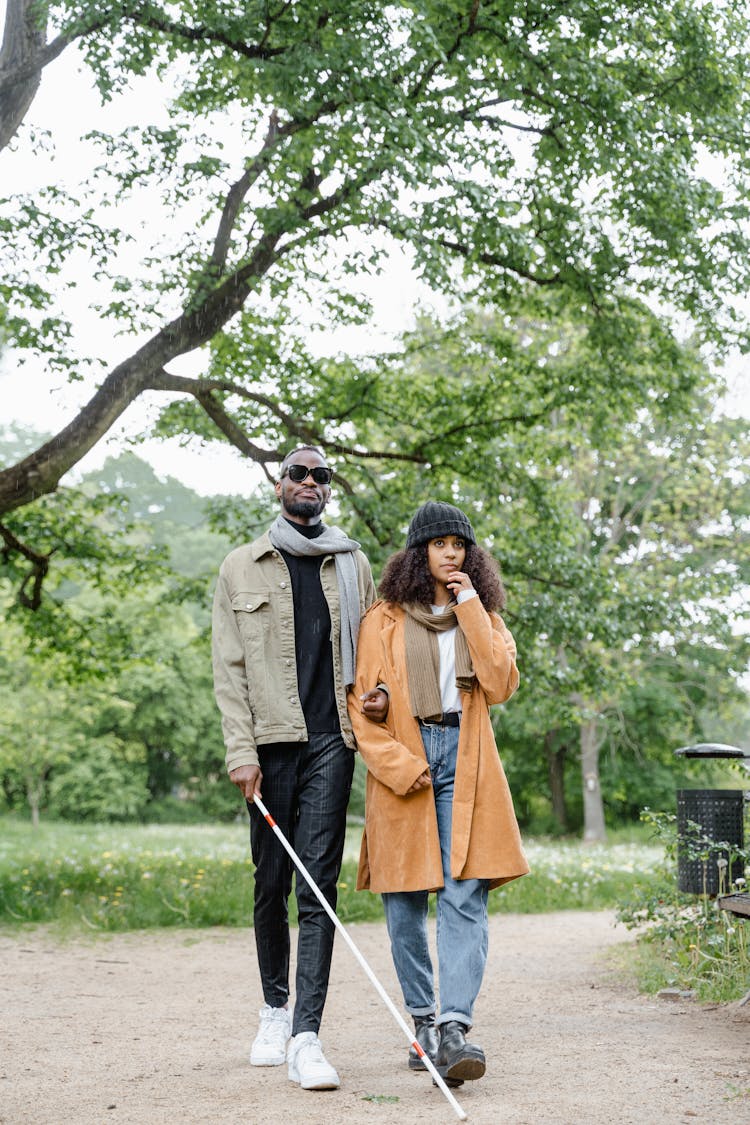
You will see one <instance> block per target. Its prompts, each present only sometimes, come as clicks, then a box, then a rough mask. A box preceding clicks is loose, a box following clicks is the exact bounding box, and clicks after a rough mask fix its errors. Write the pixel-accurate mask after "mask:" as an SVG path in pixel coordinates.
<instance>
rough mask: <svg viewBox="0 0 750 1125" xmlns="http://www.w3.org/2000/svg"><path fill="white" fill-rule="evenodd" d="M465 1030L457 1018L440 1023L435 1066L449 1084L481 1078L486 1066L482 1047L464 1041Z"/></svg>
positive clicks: (459, 1083)
mask: <svg viewBox="0 0 750 1125" xmlns="http://www.w3.org/2000/svg"><path fill="white" fill-rule="evenodd" d="M467 1030H468V1028H466V1027H465V1026H464V1025H463V1024H462V1023H459V1022H458V1020H448V1022H447V1023H444V1024H441V1025H440V1045H439V1047H438V1052H437V1058H436V1059H435V1066H436V1068H437V1072H438V1074H439V1075H440V1077H441V1078H444V1079H445V1081H446V1083H447V1085H449V1086H450V1085H454V1086H460V1085H461V1083H462V1082H466V1081H470V1080H471V1079H474V1078H481V1077H482V1075H483V1074H484V1072H485V1069H486V1066H487V1064H486V1061H485V1057H484V1051H483V1050H482V1048H481V1047H477V1046H476V1044H475V1043H467V1042H466V1032H467Z"/></svg>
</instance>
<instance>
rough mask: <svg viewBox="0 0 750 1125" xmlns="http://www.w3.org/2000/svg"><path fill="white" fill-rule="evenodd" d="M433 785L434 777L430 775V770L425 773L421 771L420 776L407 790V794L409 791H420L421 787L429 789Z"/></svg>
mask: <svg viewBox="0 0 750 1125" xmlns="http://www.w3.org/2000/svg"><path fill="white" fill-rule="evenodd" d="M431 785H432V778H431V777H430V771H429V770H425V771H424V773H421V774H420V775H419V777H418V778H417V780H416V781H413V782H412V783H411V785H410V786H409V788H408V789H407V790H406V792H407V794H408V793H418V792H419V790H420V789H429V788H430V786H431Z"/></svg>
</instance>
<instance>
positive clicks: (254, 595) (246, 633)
mask: <svg viewBox="0 0 750 1125" xmlns="http://www.w3.org/2000/svg"><path fill="white" fill-rule="evenodd" d="M232 609H233V610H234V615H235V618H236V621H237V628H238V629H239V631H240V636H241V637H242V639H243V641H245V643H246V644H250V645H252V644H253V641H255V642H257V643H261V642H262V640H263V635H264V632H265V631H266V629H267V628H268V624H269V620H270V613H271V594H270V591H269V590H258V589H255V590H238V591H237V593H236V594H234V595H233V596H232Z"/></svg>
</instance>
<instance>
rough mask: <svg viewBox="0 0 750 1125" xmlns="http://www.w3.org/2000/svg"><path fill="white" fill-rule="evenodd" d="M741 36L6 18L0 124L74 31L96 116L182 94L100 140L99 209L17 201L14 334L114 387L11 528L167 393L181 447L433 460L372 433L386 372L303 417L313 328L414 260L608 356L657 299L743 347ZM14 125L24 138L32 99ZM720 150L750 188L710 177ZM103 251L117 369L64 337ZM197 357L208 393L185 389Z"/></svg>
mask: <svg viewBox="0 0 750 1125" xmlns="http://www.w3.org/2000/svg"><path fill="white" fill-rule="evenodd" d="M32 13H33V20H31V22H29V20H30V19H31V17H32ZM35 21H36V22H35ZM45 27H47V28H49V29H52V30H53V32H54V37H53V38H52V39H51V40H50V43H49V45H48V46H47V47H43V46H42V45H41V43H42V42H43V32H42V29H43V28H45ZM19 28H22V30H23V34H22V35H21V38H22V39H23V41H24V44H25V46H22V48H19V49H16V48H15V47H14V44H15V43H16V42H17V39H18V35H19V34H20V32H19ZM747 31H748V12H747V7H746V5H744V4H741V5H722V6H710V5H704V4H702V3H699V2H698V0H668V2H667V3H663V2H659V3H657V2H656V0H637V2H636V0H620V2H617V3H616V2H608V3H604V4H602V3H599V2H597V3H596V4H594V3H592V2H590V0H573V2H572V3H571V2H569V0H566V2H565V3H560V2H559V0H539V2H535V3H532V4H527V3H524V4H523V5H521V4H519V3H516V2H514V0H487V2H481V0H412V2H410V3H405V2H404V3H396V4H394V3H388V4H385V3H380V2H378V0H346V2H344V0H332V2H330V3H328V4H326V5H325V6H324V7H323V8H321V7H320V5H319V4H313V3H312V2H311V0H300V2H299V3H296V4H284V3H279V4H278V5H277V6H275V7H274V6H271V5H269V4H268V3H267V0H263V2H262V3H261V2H260V0H256V2H252V3H248V4H243V5H241V6H239V7H238V6H236V5H228V4H226V3H223V2H221V0H200V3H198V4H195V5H182V4H171V5H168V6H160V5H158V4H151V3H138V4H135V5H133V4H128V3H116V4H113V5H111V6H109V7H108V8H107V9H106V11H105V12H104V13H102V12H101V10H100V8H99V6H92V5H89V4H85V3H68V2H65V3H49V4H45V3H43V2H39V3H38V4H36V5H34V6H32V5H31V4H30V3H29V2H28V0H17V2H14V3H11V5H10V6H9V8H8V23H7V25H6V36H7V39H6V42H5V43H4V46H3V57H2V74H1V75H0V81H1V82H2V84H1V85H0V97H2V98H3V99H4V103H3V104H4V108H5V107H6V106H7V104H8V103H7V99H9V98H10V97H11V91H13V92H14V93H13V97H21V101H22V103H24V104H26V103H29V100H30V98H31V96H32V95H33V90H34V88H35V87H34V83H35V82H36V79H37V76H38V75H39V73H40V72H41V71H42V70H43V68H44V66H45V64H46V62H47V61H48V60H49V58H51V57H52V56H53V55H54V53H55V51H57V49H58V48H60V49H62V48H66V47H67V48H68V49H73V48H71V47H69V46H68V45H69V44H70V43H72V42H73V41H74V40H76V41H77V42H78V49H80V51H81V53H82V57H83V60H84V62H85V65H86V66H87V67H88V68H89V69H90V71H91V73H92V75H93V77H94V80H95V82H96V84H97V86H98V89H99V92H100V95H101V96H102V98H103V99H105V100H106V99H110V98H116V97H119V96H121V95H122V96H127V91H128V84H129V83H131V82H133V81H135V80H136V79H138V78H140V77H144V76H145V77H148V78H149V80H151V81H153V82H157V81H158V82H160V83H161V89H162V90H166V91H170V93H172V92H174V96H172V97H171V101H170V102H169V105H168V107H167V114H168V116H167V119H166V122H156V121H151V122H148V121H147V122H142V121H140V120H138V121H137V122H134V123H133V125H132V127H130V128H128V129H126V130H124V132H123V133H122V134H121V135H119V136H108V135H105V134H104V133H102V132H98V133H97V134H96V135H95V136H94V137H93V138H92V142H91V143H93V144H95V145H97V146H98V147H99V148H100V150H101V152H102V153H103V162H102V163H101V164H100V166H99V167H98V168H97V170H96V171H95V173H94V174H93V177H92V182H91V183H89V184H85V185H83V187H82V189H81V194H80V195H79V196H78V197H76V196H75V195H74V194H73V193H72V192H69V191H67V190H63V189H62V188H61V187H60V186H59V185H58V184H56V183H54V182H51V183H50V185H49V187H47V188H46V189H42V190H41V191H39V192H38V193H37V194H36V195H35V196H34V197H33V198H24V197H10V198H9V199H8V201H7V203H6V207H7V210H6V218H5V219H2V220H1V221H2V229H3V234H4V237H5V253H6V261H5V263H4V267H3V281H2V283H1V284H0V308H3V313H2V317H3V324H2V328H3V331H4V333H5V336H6V338H7V339H9V340H10V341H12V343H13V344H14V346H15V347H16V348H17V349H19V354H20V350H21V349H28V350H29V352H30V353H32V354H36V355H37V356H42V357H43V358H44V360H45V362H46V363H47V364H48V365H49V367H50V369H51V370H63V371H67V372H69V373H71V374H72V375H73V376H74V377H80V376H82V375H84V374H86V373H87V372H91V371H92V370H94V369H96V368H97V365H98V366H99V367H101V369H102V370H103V371H104V372H105V374H104V375H103V378H102V379H101V383H100V385H99V388H98V390H97V391H96V392H95V393H94V395H93V397H92V398H91V399H90V401H88V402H87V403H86V404H85V405H84V406H83V407H82V408H81V410H80V412H79V414H78V415H77V416H76V417H75V418H74V419H73V420H72V421H71V423H70V424H69V425H68V426H66V427H65V428H64V429H63V430H62V431H61V432H60V433H59V434H57V435H55V436H54V437H53V438H52V439H51V440H50V441H47V442H44V443H43V444H41V445H40V446H39V448H37V449H35V450H34V451H33V452H32V453H31V454H29V455H28V456H26V457H24V458H22V459H21V460H19V461H18V462H17V463H16V464H14V465H10V466H8V467H7V468H5V469H4V470H3V471H2V472H0V515H2V516H4V517H5V518H6V522H7V516H8V514H9V513H11V512H15V511H18V510H19V509H21V508H23V507H24V506H26V505H29V504H31V503H33V502H34V501H36V500H38V498H39V497H40V496H43V495H45V494H47V493H49V492H50V491H53V490H54V489H55V488H56V487H57V485H58V482H59V481H60V478H61V476H62V475H63V474H64V473H65V472H66V471H67V470H68V469H70V468H71V466H73V465H75V464H76V463H77V462H78V460H79V459H80V458H81V457H82V456H83V454H84V453H85V452H87V451H88V450H89V449H91V448H92V446H93V445H95V444H96V443H97V442H98V441H99V440H100V439H101V438H102V437H103V436H104V435H105V434H106V433H107V431H108V430H109V428H110V427H111V426H112V424H113V423H114V422H115V421H116V420H117V419H118V418H119V417H120V416H121V415H122V413H123V411H125V410H126V409H127V407H128V406H129V405H130V404H131V403H133V402H134V401H135V400H136V399H138V398H139V397H140V396H142V395H145V394H146V393H147V392H154V393H156V394H158V395H160V396H163V397H164V398H165V399H166V400H174V401H173V402H172V405H171V406H167V407H166V409H165V411H164V416H163V420H162V424H161V427H160V430H161V432H174V431H175V430H179V431H180V432H182V433H183V434H185V435H190V434H195V435H197V436H198V437H199V438H202V439H207V440H214V439H216V438H217V437H221V438H222V439H223V440H226V441H229V442H231V443H232V444H233V445H235V446H236V447H237V448H238V449H239V450H240V451H241V452H242V453H243V454H244V455H245V456H247V457H250V458H253V459H254V460H256V461H257V462H258V463H259V464H260V465H261V466H263V467H264V468H265V467H266V466H267V465H268V464H269V463H273V462H277V461H278V460H279V456H280V450H281V447H283V446H284V445H285V444H286V443H287V442H288V440H289V439H290V438H292V439H297V440H303V441H314V442H316V443H318V444H321V445H323V446H324V447H325V448H326V450H327V451H328V452H329V453H331V454H333V455H338V456H339V457H340V459H341V469H340V479H341V481H342V483H343V484H344V487H346V484H347V475H346V471H351V470H352V469H353V468H356V466H357V465H358V464H361V463H362V462H363V461H366V460H367V459H372V458H376V457H377V459H378V460H379V463H380V464H381V466H387V465H388V464H395V463H401V464H404V465H409V464H415V465H419V464H425V463H426V462H427V461H428V460H429V463H430V464H433V463H434V461H435V459H436V457H439V456H440V451H439V450H435V451H433V452H432V453H431V456H430V458H429V459H428V458H427V456H426V454H425V453H424V443H425V437H426V433H425V427H424V426H422V425H416V426H414V427H413V429H412V432H411V433H410V435H409V439H408V440H407V441H406V442H403V441H401V442H399V443H395V442H394V441H393V440H392V439H391V438H390V434H389V433H388V431H387V430H386V432H385V433H384V435H383V436H384V442H383V444H382V445H381V446H378V447H373V446H368V445H366V444H363V443H362V442H361V440H360V427H359V425H358V423H359V420H360V419H361V418H362V417H363V416H365V415H366V414H367V412H368V411H369V409H370V408H371V405H372V393H371V392H372V390H373V384H372V381H371V380H370V379H368V377H367V375H366V374H365V373H363V375H362V377H361V378H359V379H350V380H349V381H348V382H347V386H346V389H345V391H343V390H342V389H341V388H338V387H331V388H329V389H330V391H331V394H330V396H328V398H327V399H326V400H324V401H323V402H321V404H320V410H319V411H318V412H316V414H315V415H314V416H312V417H311V416H310V414H309V413H308V411H307V402H308V398H309V394H308V390H309V385H310V382H311V381H312V382H315V381H316V380H319V379H320V362H319V361H318V360H316V359H315V358H314V357H312V356H311V354H310V353H309V351H308V350H307V349H306V348H305V347H304V345H303V343H302V339H301V335H302V330H303V328H304V329H305V330H307V329H309V328H310V326H311V324H312V325H318V326H321V325H322V326H323V327H326V326H328V325H330V324H331V323H333V324H342V323H346V322H349V321H366V319H367V316H368V303H367V301H366V299H365V298H364V297H363V296H362V295H361V294H358V293H357V289H356V283H357V280H358V279H360V280H361V279H362V278H364V277H366V276H367V275H368V274H369V273H372V272H377V270H378V269H379V268H380V265H381V264H382V261H383V257H384V255H386V254H387V253H388V252H389V251H390V250H392V249H393V247H394V246H400V247H403V248H404V249H405V250H406V251H407V252H408V254H409V256H410V258H411V261H412V262H413V264H414V267H415V269H416V270H417V271H418V272H419V273H420V274H421V275H422V276H423V277H424V278H425V280H427V281H428V282H429V283H430V284H431V285H433V286H434V287H436V288H437V289H441V290H443V291H445V292H449V293H450V292H453V291H454V290H455V289H456V286H457V285H458V284H460V285H461V287H462V289H463V291H464V292H465V293H466V294H467V295H469V296H471V295H481V297H482V299H483V300H484V301H486V302H490V303H492V304H494V305H495V307H496V308H498V309H500V310H501V311H502V312H505V313H508V312H509V311H510V310H511V309H512V305H513V302H514V299H515V298H516V297H517V295H518V293H519V291H520V289H522V288H523V287H525V286H527V285H531V286H532V287H535V288H537V289H538V290H539V291H540V292H546V293H549V294H552V295H554V296H555V297H556V298H557V299H558V300H559V301H560V302H561V304H567V305H568V307H569V308H570V309H571V311H573V312H574V313H575V315H578V316H586V317H587V318H588V319H589V320H590V321H591V322H592V323H594V324H595V325H596V326H597V331H598V334H599V337H600V340H601V343H602V348H603V349H604V350H609V351H610V352H611V351H612V350H613V349H615V350H617V349H618V348H619V349H620V352H622V351H623V350H624V349H626V348H627V347H628V346H629V343H630V342H631V341H630V333H631V328H632V324H633V319H632V317H631V315H630V314H631V311H632V309H633V302H634V300H635V298H636V297H637V296H638V295H640V296H644V297H648V298H652V299H659V298H661V299H664V300H666V301H668V302H669V304H670V306H671V307H673V308H675V309H676V310H678V311H680V312H685V313H687V314H689V315H690V317H691V318H693V320H694V322H695V323H696V324H697V325H699V326H700V330H701V332H702V333H703V334H704V336H705V338H706V339H707V340H713V341H716V342H719V341H721V340H725V341H726V339H728V337H729V335H730V334H731V330H732V325H731V298H732V294H733V293H736V292H740V291H744V289H745V288H746V279H747V262H748V260H750V259H748V256H747V253H746V250H747V242H746V237H745V234H744V233H743V227H742V223H743V221H744V219H745V217H746V206H745V203H744V202H743V200H744V199H745V198H747V192H746V190H745V185H746V177H747V167H746V162H745V158H746V152H747V144H746V136H745V133H744V124H743V123H744V121H745V120H747V112H746V110H747V78H746V74H745V69H746V68H745V65H744V51H745V43H746V39H747ZM24 36H25V38H24ZM19 51H20V53H19ZM29 84H30V85H29ZM19 91H20V93H19ZM8 113H9V116H10V118H11V125H10V128H11V130H12V129H13V128H15V125H14V124H13V122H14V121H17V120H19V119H20V117H21V116H22V115H23V109H21V110H15V111H14V110H12V109H11V110H9V111H8ZM702 153H707V154H709V155H713V156H716V157H718V158H719V159H721V160H722V161H724V163H725V165H726V168H727V176H728V182H729V183H730V184H731V185H732V187H731V189H730V190H727V191H726V192H722V191H720V190H719V189H718V188H716V187H713V186H712V185H711V184H710V183H709V182H708V180H707V179H706V178H705V177H704V176H702V175H701V173H700V172H699V170H698V164H697V162H698V157H699V155H700V154H702ZM14 158H15V153H14V152H13V151H10V150H8V149H6V152H5V154H4V162H5V165H4V171H3V180H4V182H6V183H7V182H8V181H10V180H12V176H13V167H14ZM94 188H95V189H96V206H94V205H92V203H91V201H90V198H91V197H90V193H91V191H92V190H93V189H94ZM157 201H158V204H157ZM145 215H146V216H148V217H149V219H150V220H152V226H151V227H150V228H149V230H148V231H147V232H143V231H142V230H141V223H142V221H143V219H144V216H145ZM71 246H75V248H76V252H75V253H74V254H72V255H71V254H70V252H69V251H70V247H71ZM84 261H88V262H89V263H90V264H89V266H88V268H89V269H90V271H91V272H92V273H93V275H94V278H95V281H96V296H95V297H94V303H95V305H96V306H97V308H98V310H99V312H100V315H101V317H102V318H103V319H104V321H105V322H106V323H109V324H111V325H112V327H113V335H114V332H115V331H116V332H119V333H125V334H126V337H127V339H128V342H129V344H128V346H129V349H130V350H127V349H125V350H124V351H123V352H122V353H118V354H117V357H116V358H113V356H112V355H89V356H87V357H81V356H80V355H79V354H77V353H76V352H75V351H74V350H73V349H72V348H71V347H70V340H71V338H72V336H73V334H74V327H75V326H74V325H73V324H72V323H71V321H70V318H69V315H68V312H67V311H66V310H67V308H68V305H66V301H67V302H69V300H70V298H71V296H72V297H73V298H74V299H78V290H74V286H75V285H76V284H77V282H78V280H79V277H80V269H81V264H82V262H84ZM49 277H52V278H53V279H56V281H55V288H54V289H51V288H47V284H46V281H45V280H44V279H45V278H49ZM311 306H312V308H311ZM313 309H314V312H313V311H312V310H313ZM665 332H666V335H668V334H669V333H668V331H667V330H666V329H665ZM194 352H199V353H200V355H199V359H198V362H199V365H200V369H201V370H200V374H199V375H195V376H188V375H185V374H180V373H178V372H177V371H176V370H175V369H173V366H172V365H173V364H174V362H175V361H176V360H178V358H179V357H181V356H184V355H187V354H189V353H194ZM578 390H579V393H580V395H581V397H582V398H583V399H585V398H586V396H587V395H588V394H590V392H591V387H590V386H586V385H581V386H579V388H578ZM345 470H346V471H345ZM11 534H12V535H14V536H15V538H14V539H11V540H10V545H9V546H8V547H7V550H8V551H16V552H18V551H21V550H22V548H23V547H24V545H25V544H24V541H23V540H22V539H21V538H20V537H19V536H17V535H15V533H14V532H13V529H12V528H11ZM8 542H9V541H8V539H7V538H6V543H8ZM28 550H30V551H33V550H34V548H33V546H29V547H28ZM37 553H41V552H37Z"/></svg>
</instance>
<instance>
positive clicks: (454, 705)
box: [430, 590, 479, 711]
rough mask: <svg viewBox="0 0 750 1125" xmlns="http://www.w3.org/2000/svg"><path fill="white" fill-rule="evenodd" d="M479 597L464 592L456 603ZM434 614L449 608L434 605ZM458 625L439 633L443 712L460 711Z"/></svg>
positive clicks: (472, 591)
mask: <svg viewBox="0 0 750 1125" xmlns="http://www.w3.org/2000/svg"><path fill="white" fill-rule="evenodd" d="M478 596H479V595H478V594H477V592H476V590H462V591H461V592H460V594H459V595H458V597H457V598H456V601H457V602H458V604H459V605H461V603H462V602H468V600H469V598H476V597H478ZM430 608H431V609H432V612H433V613H445V611H446V609H447V608H448V607H447V606H446V605H433V606H431V607H430ZM457 629H458V625H454V627H453V628H452V629H446V630H445V631H444V632H442V633H438V635H437V639H438V653H439V654H440V698H441V700H442V702H443V711H460V710H461V709H462V704H461V692H460V691H459V690H458V688H457V687H456V630H457Z"/></svg>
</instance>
